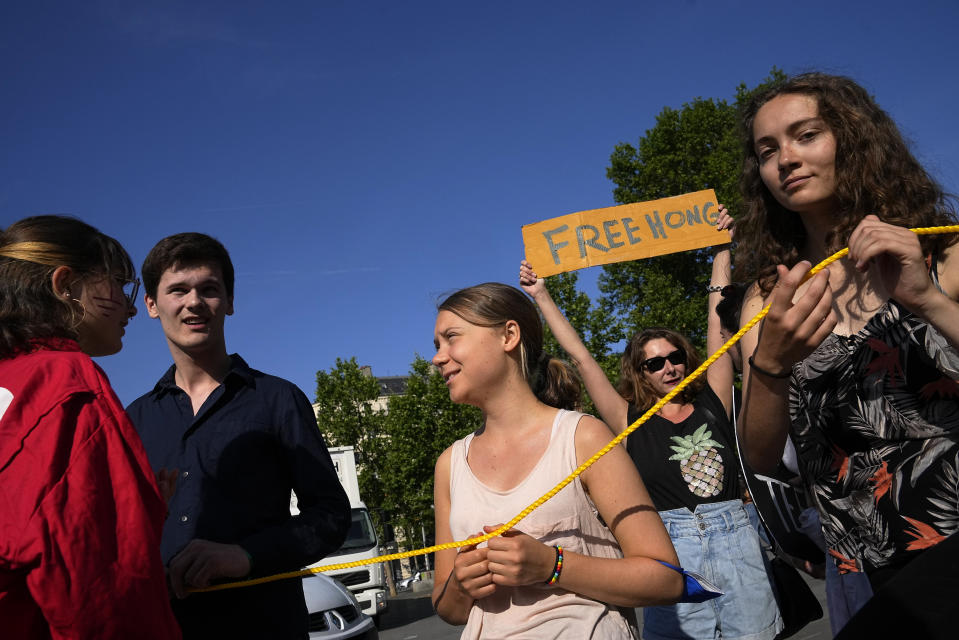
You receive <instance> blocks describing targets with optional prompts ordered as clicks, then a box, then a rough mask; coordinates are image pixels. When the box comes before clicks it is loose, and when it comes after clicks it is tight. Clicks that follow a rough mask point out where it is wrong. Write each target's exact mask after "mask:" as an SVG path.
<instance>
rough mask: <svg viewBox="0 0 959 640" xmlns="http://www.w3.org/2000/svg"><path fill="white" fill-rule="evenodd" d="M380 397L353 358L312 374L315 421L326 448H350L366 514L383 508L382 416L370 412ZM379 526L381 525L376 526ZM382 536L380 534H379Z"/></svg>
mask: <svg viewBox="0 0 959 640" xmlns="http://www.w3.org/2000/svg"><path fill="white" fill-rule="evenodd" d="M379 395H380V385H379V383H378V382H377V381H376V378H374V377H373V376H371V375H369V374H368V373H364V371H363V370H362V369H360V367H359V365H358V364H357V363H356V358H350V359H349V360H341V359H340V358H337V359H336V365H335V366H334V367H333V368H332V369H330V371H329V372H326V371H318V372H317V374H316V403H315V408H316V416H317V417H316V421H317V424H318V425H319V427H320V432H321V433H322V434H323V437H324V438H326V440H327V443H328V444H329V445H330V446H352V447H353V449H354V453H355V455H356V460H357V467H358V472H357V479H358V483H359V487H360V495H361V496H363V501H364V502H365V503H366V505H367V507H369V508H370V511H371V512H373V513H377V509H381V508H382V505H383V478H384V475H385V474H386V473H388V472H389V469H388V467H386V466H384V464H385V460H384V450H388V448H389V447H388V444H389V441H388V439H387V438H384V436H386V414H385V412H384V411H380V410H377V409H375V408H374V406H373V402H374V401H375V400H376V399H377V397H378V396H379ZM380 525H381V526H382V523H380ZM381 533H382V530H381Z"/></svg>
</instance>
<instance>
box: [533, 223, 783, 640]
mask: <svg viewBox="0 0 959 640" xmlns="http://www.w3.org/2000/svg"><path fill="white" fill-rule="evenodd" d="M731 221H732V218H731V217H729V214H728V212H727V211H726V210H725V208H724V207H720V217H719V219H718V221H717V228H718V229H720V230H723V229H726V228H728V226H729V224H730V223H731ZM729 258H730V256H729V246H728V245H725V246H724V247H722V248H721V249H720V250H719V251H718V252H717V253H716V256H715V257H714V258H713V270H712V282H711V285H710V287H709V291H710V294H709V298H710V300H709V319H708V323H707V331H706V333H707V337H706V346H707V348H708V349H709V350H710V352H714V351H716V350H717V349H718V348H719V347H720V346H722V344H723V339H722V337H721V326H720V321H719V316H718V314H717V313H716V304H717V302H718V301H719V298H720V294H721V291H722V289H723V288H724V287H725V286H726V285H728V284H729V276H730V273H729V268H730V264H729ZM520 284H521V285H522V287H523V289H524V290H525V291H526V293H527V294H529V295H530V296H531V297H532V298H533V300H534V301H535V302H536V304H537V305H538V306H539V308H540V311H541V312H542V314H543V318H544V319H545V320H546V322H547V323H548V324H549V327H550V329H551V330H552V331H553V335H554V336H556V339H557V341H558V342H559V344H560V346H562V347H563V349H564V350H565V351H566V352H567V353H568V354H569V355H570V358H571V359H572V361H573V363H574V364H575V366H576V368H577V370H578V371H579V374H580V376H581V377H582V378H583V381H584V383H585V385H586V390H587V391H588V392H589V395H590V398H592V400H593V403H594V404H595V405H596V408H597V410H598V411H599V414H600V416H601V417H602V418H603V420H604V421H606V423H607V424H609V425H610V426H611V427H612V428H613V430H615V431H616V433H621V432H622V431H624V430H625V429H626V428H627V427H628V426H629V425H631V424H632V423H633V422H635V421H636V420H637V419H639V417H640V416H642V415H643V414H644V413H645V412H646V411H647V410H648V409H649V408H650V407H652V406H653V405H654V404H656V403H657V402H658V401H659V400H660V398H662V397H663V396H665V395H666V394H667V393H669V392H670V391H671V390H672V389H673V388H675V387H676V386H677V385H678V384H679V383H680V382H682V381H683V379H684V378H685V377H686V375H688V374H689V373H690V372H692V371H693V370H695V369H696V368H697V367H698V366H699V364H700V362H701V361H700V359H699V356H698V354H697V353H696V350H695V348H694V347H693V346H692V344H690V342H689V340H687V339H686V337H685V336H683V335H682V334H680V333H677V332H676V331H673V330H671V329H666V328H648V329H645V330H643V331H640V332H639V333H638V334H636V335H635V336H634V337H633V338H632V339H631V340H630V341H629V343H628V344H627V346H626V349H625V351H624V352H623V357H622V360H621V362H620V370H621V371H620V380H619V386H618V388H616V387H614V386H613V384H612V383H611V382H610V381H609V379H608V378H607V377H606V373H605V371H603V369H602V368H601V367H600V366H599V364H598V363H597V362H596V360H595V359H593V357H592V355H591V354H590V353H589V350H588V349H587V348H586V346H585V345H584V344H583V341H582V339H581V338H580V337H579V335H578V334H577V333H576V330H575V329H574V328H573V327H572V325H570V323H569V322H568V321H567V320H566V318H565V317H564V316H563V313H562V311H560V309H559V307H557V305H556V303H555V302H554V301H553V299H552V298H551V297H550V295H549V291H548V290H547V289H546V286H545V282H544V280H543V279H541V278H537V276H536V273H535V272H534V271H533V267H532V265H530V264H529V263H528V262H526V261H525V260H524V261H523V262H522V264H521V265H520ZM732 389H733V364H732V360H731V358H730V356H729V355H728V354H727V355H724V356H723V357H722V358H720V359H719V360H718V361H717V362H716V363H715V364H714V365H713V366H712V367H710V368H709V369H708V370H707V372H706V376H705V378H700V379H697V380H694V381H693V382H692V383H691V384H690V385H688V386H687V387H686V388H684V389H683V390H682V391H681V392H680V393H679V394H678V395H677V396H676V397H675V398H673V400H672V401H671V402H669V403H667V404H666V405H665V406H663V407H662V408H661V409H660V410H659V411H658V412H657V413H656V414H655V415H653V416H652V417H651V418H650V419H649V420H648V421H647V422H646V423H645V424H643V425H642V426H641V427H639V428H638V429H637V430H635V431H633V432H632V433H631V434H630V436H629V438H627V440H626V449H627V451H628V453H629V455H630V457H631V458H632V459H633V463H634V464H635V465H636V467H637V468H638V469H639V472H640V474H641V475H642V477H643V481H644V482H645V483H646V486H647V487H648V488H649V493H650V496H651V497H652V500H653V504H654V505H656V510H657V511H658V512H659V515H660V517H661V518H662V519H663V523H664V524H665V525H666V530H667V532H669V535H670V539H671V540H672V542H673V546H674V547H675V548H676V553H677V555H678V556H679V561H680V564H681V565H682V566H683V567H684V568H686V569H689V570H691V571H695V572H697V573H699V574H701V575H703V576H705V577H706V579H708V580H709V581H711V582H713V583H715V584H716V585H717V586H718V587H719V588H720V589H721V590H722V591H723V592H724V595H722V596H721V597H719V598H717V599H716V600H714V601H711V602H704V603H679V604H676V605H672V606H658V607H646V608H644V609H643V637H645V638H648V639H659V638H663V639H665V638H678V637H682V638H697V639H699V638H703V639H705V638H715V637H720V636H721V637H723V638H749V639H750V640H762V639H763V638H766V639H770V640H771V639H772V638H773V637H775V636H776V634H778V633H779V631H780V630H781V629H782V622H781V618H780V615H779V610H778V607H777V605H776V600H775V597H774V594H773V591H772V586H771V584H770V580H769V576H768V574H767V570H766V565H765V558H764V556H763V551H762V549H761V546H760V541H759V536H758V533H757V531H756V529H755V528H753V527H752V526H751V525H750V519H749V514H748V512H747V511H746V509H745V507H744V505H743V502H742V500H741V497H742V493H741V491H740V488H739V483H738V477H737V467H738V464H737V463H736V462H735V460H736V440H735V434H734V429H733V426H732V422H731V421H730V412H731V411H732V404H733V393H732Z"/></svg>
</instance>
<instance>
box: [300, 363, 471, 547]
mask: <svg viewBox="0 0 959 640" xmlns="http://www.w3.org/2000/svg"><path fill="white" fill-rule="evenodd" d="M379 396H380V385H379V382H378V381H377V379H376V378H374V377H373V376H372V375H370V374H369V373H365V372H364V371H363V369H361V368H360V367H359V365H357V363H356V359H355V358H350V359H349V360H342V359H340V358H337V360H336V365H335V366H334V367H333V368H331V369H330V371H328V372H327V371H319V372H317V374H316V408H317V423H318V424H319V427H320V430H321V431H322V433H323V435H324V436H325V437H326V439H327V441H328V443H329V444H330V445H331V446H349V445H352V446H353V447H354V450H355V453H356V458H357V466H358V474H357V475H358V479H359V485H360V495H361V496H363V501H364V502H365V503H366V505H367V507H368V508H369V509H370V512H371V513H373V514H374V515H376V516H378V517H377V518H376V519H377V520H379V519H381V518H382V519H383V520H385V521H382V522H377V525H378V528H379V529H380V534H381V535H383V534H384V533H385V532H384V531H383V525H384V524H387V523H389V524H393V525H398V526H400V527H402V529H403V531H404V532H406V534H407V537H408V540H407V545H408V546H409V547H410V548H414V547H417V546H419V545H417V544H415V542H416V541H417V540H419V534H420V527H423V528H425V530H426V532H427V535H429V536H432V534H433V522H434V518H433V467H434V465H435V463H436V459H437V458H438V457H439V455H440V454H441V453H442V452H443V450H444V449H446V447H448V446H450V445H451V444H452V443H453V441H454V440H456V439H458V438H462V437H463V436H465V435H466V434H468V433H470V432H471V431H475V430H476V429H478V428H479V426H480V425H481V424H482V416H481V415H480V412H479V410H477V409H476V408H475V407H470V406H466V405H456V404H453V403H452V402H451V401H450V395H449V391H448V390H447V388H446V383H445V381H444V380H443V376H442V375H440V373H439V372H437V371H436V370H435V369H433V367H432V366H431V365H430V363H429V362H427V361H426V360H424V359H423V358H420V357H417V358H416V359H415V360H414V362H413V364H412V365H410V376H409V378H408V380H407V387H406V392H405V393H404V394H402V395H394V396H390V397H389V398H388V400H387V404H386V407H385V408H377V407H376V404H375V401H376V400H377V398H378V397H379ZM380 406H382V405H380Z"/></svg>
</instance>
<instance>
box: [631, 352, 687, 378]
mask: <svg viewBox="0 0 959 640" xmlns="http://www.w3.org/2000/svg"><path fill="white" fill-rule="evenodd" d="M667 360H669V363H670V364H672V365H674V366H676V365H681V364H685V363H686V352H685V351H683V350H682V349H676V350H675V351H672V352H670V353H667V354H666V355H664V356H656V357H655V358H646V359H645V360H643V363H642V364H641V365H639V366H640V367H642V368H643V369H646V371H649V372H650V373H656V372H657V371H659V370H660V369H662V368H663V367H665V366H666V361H667Z"/></svg>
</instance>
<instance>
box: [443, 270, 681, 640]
mask: <svg viewBox="0 0 959 640" xmlns="http://www.w3.org/2000/svg"><path fill="white" fill-rule="evenodd" d="M439 309H440V311H439V314H438V316H437V319H436V330H435V344H436V356H435V357H434V358H433V364H434V365H436V366H437V367H438V368H439V369H440V371H441V372H442V374H443V376H444V378H445V379H446V384H447V386H448V388H449V392H450V398H451V399H452V400H453V401H454V402H458V403H465V404H471V405H474V406H477V407H479V408H480V409H481V410H482V411H483V414H484V418H485V423H484V426H483V427H482V428H481V429H480V430H479V431H477V432H476V433H474V434H471V435H470V436H468V437H467V438H464V439H463V440H461V441H458V442H457V443H455V444H454V445H453V446H451V447H450V448H449V449H447V450H446V451H444V452H443V454H442V455H441V456H440V458H439V460H438V461H437V463H436V475H435V489H434V491H435V505H436V542H437V543H440V544H442V543H446V542H451V541H453V540H462V539H464V538H465V537H471V536H473V535H479V534H482V533H484V532H485V531H492V530H493V529H494V528H496V527H497V526H499V525H501V524H502V523H503V522H505V521H507V520H509V518H511V517H512V516H514V515H515V514H516V513H518V512H519V511H520V510H521V509H522V508H523V507H525V506H526V505H528V504H530V503H531V502H533V501H534V500H535V499H536V498H538V497H539V496H540V495H542V493H545V491H546V490H548V489H549V488H551V487H552V486H554V485H555V484H556V483H557V482H559V481H560V480H562V479H563V478H564V477H566V475H568V474H569V472H571V471H572V470H573V469H575V468H576V466H578V465H579V464H581V463H582V462H584V461H585V460H587V459H588V458H589V457H590V456H591V455H592V454H594V453H595V452H596V451H598V450H599V449H601V448H602V447H603V446H604V445H605V444H606V443H607V442H609V441H610V440H611V439H612V436H613V434H612V432H611V431H610V430H609V428H608V427H607V426H606V425H605V424H604V423H602V422H600V421H599V420H597V419H595V418H593V417H590V416H583V415H581V414H576V413H571V412H568V411H565V410H564V409H563V408H571V407H573V406H575V404H576V402H577V401H578V398H579V393H580V389H579V382H578V380H576V378H575V377H574V376H573V375H572V372H571V370H569V368H568V367H566V366H565V365H564V364H563V363H561V362H559V361H558V360H553V359H550V358H549V356H546V355H545V354H543V348H542V331H543V329H542V324H541V322H540V319H539V315H538V313H537V311H536V308H535V307H534V306H533V304H532V303H531V302H530V301H529V299H528V298H527V297H526V296H525V295H523V293H522V292H520V291H519V290H517V289H515V288H513V287H509V286H507V285H503V284H497V283H487V284H482V285H478V286H475V287H470V288H468V289H463V290H462V291H459V292H457V293H454V294H453V295H451V296H450V297H449V298H447V299H446V300H445V301H444V302H443V303H442V304H441V305H440V307H439ZM517 505H519V508H516V507H517ZM597 512H598V515H597ZM600 518H601V520H600ZM607 525H608V527H607ZM559 547H562V549H560V548H559ZM659 561H665V562H669V563H672V564H678V560H677V557H676V553H675V551H674V550H673V547H672V544H671V543H670V540H669V536H668V535H667V534H666V531H665V529H664V527H663V524H662V522H661V521H660V519H659V516H658V515H657V513H656V509H655V507H654V506H653V504H652V501H651V500H650V498H649V494H648V493H647V491H646V488H645V487H644V485H643V483H642V480H641V479H640V477H639V474H638V473H637V471H636V467H635V465H634V464H633V462H632V460H631V459H630V458H629V456H628V455H627V453H626V450H625V449H624V448H622V447H616V448H615V449H614V450H612V451H610V452H609V453H608V454H606V455H605V456H604V457H603V458H601V459H600V460H599V461H597V462H596V463H595V464H594V465H593V466H591V467H590V468H589V469H587V470H586V471H585V472H584V473H583V474H582V475H581V476H580V477H579V478H577V479H576V480H575V481H574V482H573V483H571V484H570V485H569V486H567V487H566V488H564V489H563V491H561V492H560V493H559V494H557V496H556V497H554V498H553V499H552V500H550V501H549V502H547V503H546V504H545V505H544V506H542V507H540V509H537V510H536V511H534V512H533V513H532V514H530V516H528V517H527V518H526V519H524V520H523V521H521V522H520V523H519V524H518V525H517V526H516V527H515V528H514V529H512V530H510V531H509V532H508V533H506V534H504V535H502V536H499V537H496V538H493V539H491V540H490V541H489V542H488V544H485V545H479V546H474V545H467V546H464V547H461V548H460V549H459V550H458V551H456V550H444V551H440V552H438V553H437V554H436V580H435V586H434V588H433V603H434V606H435V607H436V611H437V613H438V614H439V615H440V617H442V618H443V619H444V620H446V621H447V622H450V623H451V624H466V629H465V630H464V633H463V637H464V638H523V637H526V638H551V637H577V638H590V637H595V638H631V637H636V627H635V624H634V620H633V615H632V608H634V607H639V606H646V605H651V604H668V603H672V602H675V601H677V600H678V599H679V598H680V597H681V596H682V594H683V581H682V578H681V576H680V575H679V574H678V573H676V572H674V571H673V570H671V569H669V568H667V567H666V566H664V565H662V564H661V563H660V562H659Z"/></svg>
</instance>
